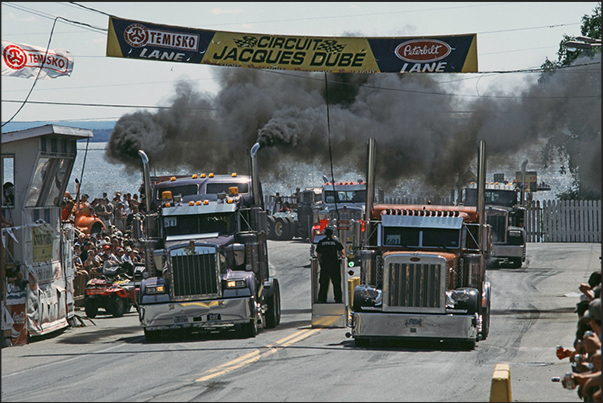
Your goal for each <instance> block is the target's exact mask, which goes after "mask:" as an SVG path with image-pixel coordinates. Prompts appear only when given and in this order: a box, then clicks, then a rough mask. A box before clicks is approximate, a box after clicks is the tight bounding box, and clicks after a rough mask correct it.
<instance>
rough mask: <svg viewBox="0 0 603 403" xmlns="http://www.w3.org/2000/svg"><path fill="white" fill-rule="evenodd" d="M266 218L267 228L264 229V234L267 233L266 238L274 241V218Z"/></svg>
mask: <svg viewBox="0 0 603 403" xmlns="http://www.w3.org/2000/svg"><path fill="white" fill-rule="evenodd" d="M266 218H267V222H268V228H267V229H266V232H267V234H266V238H268V239H272V240H274V239H276V238H275V237H274V223H275V219H274V216H271V215H269V216H268V217H266Z"/></svg>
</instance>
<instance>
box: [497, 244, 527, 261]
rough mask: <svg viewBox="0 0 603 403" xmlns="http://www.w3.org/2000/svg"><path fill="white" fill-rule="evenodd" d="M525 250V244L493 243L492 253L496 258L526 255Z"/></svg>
mask: <svg viewBox="0 0 603 403" xmlns="http://www.w3.org/2000/svg"><path fill="white" fill-rule="evenodd" d="M525 251H526V250H525V246H523V245H502V244H493V245H492V253H491V255H492V257H495V258H505V257H524V256H525Z"/></svg>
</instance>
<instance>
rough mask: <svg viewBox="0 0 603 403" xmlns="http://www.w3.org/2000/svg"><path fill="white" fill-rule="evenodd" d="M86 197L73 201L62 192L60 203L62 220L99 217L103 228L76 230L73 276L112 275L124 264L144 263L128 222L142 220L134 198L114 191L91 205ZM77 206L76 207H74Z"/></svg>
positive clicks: (105, 194) (93, 276)
mask: <svg viewBox="0 0 603 403" xmlns="http://www.w3.org/2000/svg"><path fill="white" fill-rule="evenodd" d="M88 199H89V196H88V195H87V194H82V195H80V200H79V202H75V203H74V200H73V198H72V197H71V195H70V194H69V193H65V199H64V203H63V211H62V219H63V221H74V219H75V216H76V215H79V214H85V215H88V216H94V215H95V216H97V217H98V218H100V219H101V220H102V221H103V223H104V225H105V229H103V230H102V231H101V232H92V233H90V234H86V233H85V232H83V231H81V230H80V229H79V228H78V227H75V228H76V237H77V239H76V241H75V243H74V252H75V253H74V259H75V262H74V265H75V269H76V273H77V275H83V276H87V277H88V278H95V277H100V276H101V275H103V274H105V275H107V274H112V271H113V270H114V268H115V267H118V266H121V265H122V264H123V263H125V262H128V263H130V264H131V265H132V267H133V266H135V265H136V264H137V263H138V264H143V263H144V251H143V250H141V249H140V248H138V247H137V245H136V242H135V240H134V238H133V237H132V223H133V221H134V218H135V217H136V216H139V217H142V216H143V214H142V213H141V212H140V211H139V207H140V201H139V199H138V195H137V194H134V195H131V194H130V193H126V194H124V195H123V198H122V193H121V192H115V194H114V197H113V198H112V199H111V200H109V198H108V197H107V193H103V195H102V196H101V197H98V198H95V199H94V200H93V201H92V202H91V203H90V202H89V201H88ZM75 204H77V208H74V205H75Z"/></svg>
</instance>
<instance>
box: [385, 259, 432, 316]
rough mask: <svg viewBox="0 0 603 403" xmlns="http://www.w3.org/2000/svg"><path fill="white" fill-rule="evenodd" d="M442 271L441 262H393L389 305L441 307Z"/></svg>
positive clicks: (390, 269)
mask: <svg viewBox="0 0 603 403" xmlns="http://www.w3.org/2000/svg"><path fill="white" fill-rule="evenodd" d="M441 272H442V267H441V265H439V264H413V263H391V264H390V265H389V273H390V275H389V299H388V305H389V306H390V307H416V308H439V307H440V296H441V292H442V290H441V286H440V282H441V278H440V277H441Z"/></svg>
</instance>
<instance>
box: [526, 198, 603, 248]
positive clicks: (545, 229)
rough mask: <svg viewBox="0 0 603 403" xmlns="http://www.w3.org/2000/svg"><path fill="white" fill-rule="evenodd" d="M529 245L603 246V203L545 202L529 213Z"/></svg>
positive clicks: (534, 205)
mask: <svg viewBox="0 0 603 403" xmlns="http://www.w3.org/2000/svg"><path fill="white" fill-rule="evenodd" d="M525 228H526V231H527V233H528V242H601V200H544V201H542V202H541V201H540V200H539V201H536V202H532V203H531V204H530V205H529V206H528V207H527V211H526V217H525Z"/></svg>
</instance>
